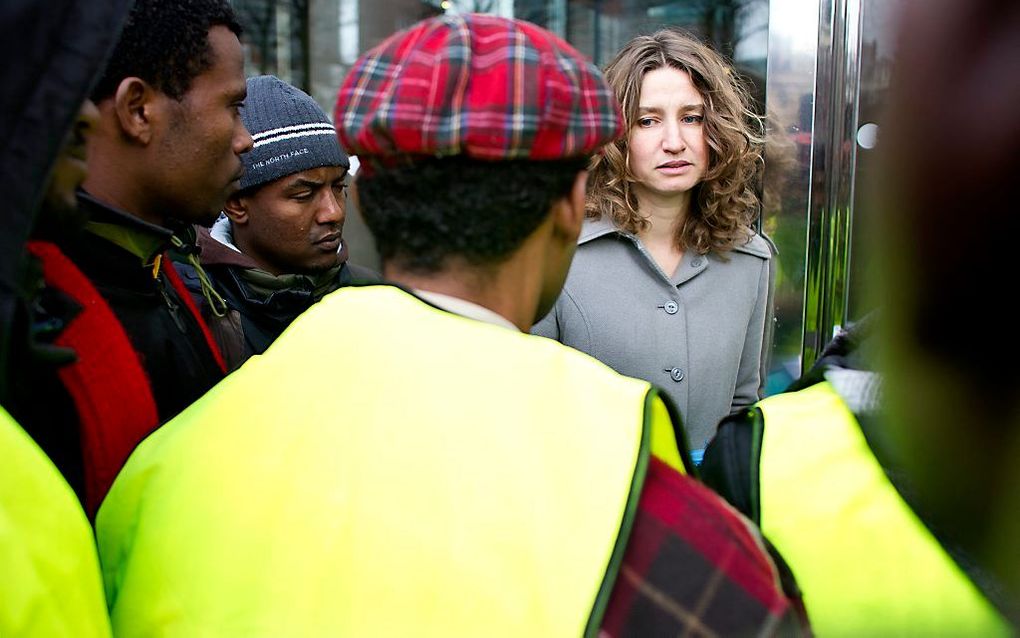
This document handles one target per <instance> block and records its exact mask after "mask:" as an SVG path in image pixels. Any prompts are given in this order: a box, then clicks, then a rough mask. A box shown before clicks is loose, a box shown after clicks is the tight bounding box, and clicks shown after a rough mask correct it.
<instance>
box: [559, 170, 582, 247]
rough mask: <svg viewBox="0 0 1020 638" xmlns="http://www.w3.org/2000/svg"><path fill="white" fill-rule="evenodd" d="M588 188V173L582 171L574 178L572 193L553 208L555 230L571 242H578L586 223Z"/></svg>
mask: <svg viewBox="0 0 1020 638" xmlns="http://www.w3.org/2000/svg"><path fill="white" fill-rule="evenodd" d="M587 188H588V171H580V172H578V174H577V176H576V177H574V184H573V186H571V187H570V192H569V193H567V194H566V195H565V196H564V197H562V198H560V200H559V201H558V202H557V203H556V204H555V205H554V206H553V215H554V218H553V219H554V222H555V223H554V226H553V227H554V229H555V231H556V232H557V234H560V235H562V236H564V237H566V239H567V240H568V241H569V242H570V243H575V242H577V237H578V235H580V234H581V224H582V223H583V222H584V202H585V193H586V192H587Z"/></svg>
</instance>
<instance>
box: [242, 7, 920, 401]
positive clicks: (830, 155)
mask: <svg viewBox="0 0 1020 638" xmlns="http://www.w3.org/2000/svg"><path fill="white" fill-rule="evenodd" d="M906 1H907V0H681V1H672V2H670V1H665V2H663V1H658V0H233V2H232V4H233V5H234V8H235V10H236V11H237V13H238V15H239V16H240V17H241V20H242V23H243V24H244V27H245V30H246V34H245V36H244V44H245V51H246V56H247V63H248V71H249V73H250V74H251V75H257V74H262V73H271V74H274V75H277V76H279V77H280V78H282V79H284V80H286V81H288V82H291V83H292V84H295V85H297V86H300V87H302V88H304V89H305V90H306V91H307V92H308V93H309V94H311V95H312V96H313V97H314V98H315V99H316V100H317V101H318V102H319V103H320V104H321V105H322V107H323V108H324V109H325V110H326V112H327V113H330V114H332V111H333V106H334V100H335V96H336V90H337V88H338V87H339V86H340V83H341V82H342V80H343V78H344V76H345V74H346V72H347V70H348V69H349V68H350V65H351V64H353V62H354V61H355V60H356V59H357V57H358V56H359V55H360V54H361V53H362V52H364V51H366V50H367V49H370V48H372V47H373V46H375V45H376V44H378V43H380V42H381V41H382V40H383V39H384V38H385V37H386V36H388V35H390V34H391V33H393V32H394V31H397V30H399V29H403V28H406V27H408V26H410V25H411V24H413V23H415V22H417V21H418V20H421V19H423V18H427V17H431V16H435V15H440V14H442V13H445V12H462V13H466V12H481V13H491V14H497V15H502V16H506V17H514V18H520V19H524V20H528V21H530V22H534V23H535V24H538V25H540V26H543V27H545V28H546V29H549V30H550V31H553V32H554V33H556V34H558V35H560V36H561V37H563V38H564V39H565V40H567V41H568V42H570V43H571V44H572V45H574V46H575V47H576V48H577V49H579V50H580V51H581V52H582V53H584V54H586V55H588V56H589V57H590V58H591V59H592V60H593V61H594V62H595V63H596V64H598V65H599V66H602V65H604V64H605V63H607V62H608V61H609V60H610V59H611V57H612V56H613V54H614V53H615V52H616V51H617V50H618V49H619V48H620V47H622V46H623V44H624V43H626V42H627V40H629V39H630V38H631V37H633V36H634V35H637V34H639V33H649V32H651V31H654V30H656V29H658V28H660V27H662V26H667V25H670V26H680V27H683V28H686V29H688V30H689V31H692V32H694V33H696V34H698V35H699V36H701V37H702V38H703V39H705V40H706V41H708V42H711V43H712V44H713V45H714V46H715V47H716V48H717V49H718V50H719V51H722V52H723V53H724V54H726V55H727V56H728V57H730V58H731V59H732V60H733V62H734V65H735V66H736V68H737V69H738V71H739V72H740V73H741V74H743V75H744V76H745V78H746V79H747V80H748V82H749V85H750V87H751V88H752V94H753V96H754V98H755V101H756V106H757V109H758V112H759V114H761V115H762V116H764V117H765V118H766V122H767V125H768V135H767V144H766V159H765V171H764V182H763V184H762V185H761V189H762V194H763V201H764V210H763V211H762V215H761V218H760V221H759V224H760V226H761V228H762V230H764V232H765V233H766V234H767V235H768V236H769V237H771V238H772V240H773V241H774V242H775V244H776V246H777V248H778V251H779V258H778V264H779V268H778V274H777V277H776V295H775V322H774V325H773V338H772V349H771V352H770V365H769V370H770V372H769V377H768V382H767V387H766V391H767V393H768V394H772V393H775V392H779V391H781V390H783V389H784V388H785V387H786V385H787V384H788V383H789V382H790V381H792V380H793V379H795V378H797V377H798V376H799V375H800V372H801V370H802V369H803V368H805V367H807V366H810V365H811V363H812V362H813V361H814V360H815V358H816V357H817V355H818V353H819V352H820V350H821V349H822V347H823V346H824V345H825V344H826V343H827V342H828V340H829V339H830V338H831V337H832V336H833V335H834V334H835V332H836V331H838V330H839V329H840V327H842V326H844V325H846V324H847V323H848V322H851V321H853V320H855V319H857V318H860V317H861V316H863V315H864V314H865V313H866V312H867V310H868V308H867V298H866V296H865V295H864V294H862V291H861V286H860V284H861V282H862V281H863V279H864V272H865V271H866V270H867V268H868V264H869V260H868V259H867V256H866V255H865V254H864V252H863V251H864V247H863V242H861V241H860V240H861V231H860V229H861V228H863V227H865V226H866V225H867V221H866V220H867V216H868V211H869V208H871V207H870V206H869V205H868V199H869V196H868V191H867V188H866V185H867V184H869V183H871V182H872V174H873V172H874V171H875V170H877V167H876V166H875V162H874V159H873V153H872V151H873V149H874V148H875V147H876V145H877V144H879V143H880V140H881V137H882V136H881V126H882V108H883V105H884V104H885V99H886V95H887V91H888V88H889V81H890V75H891V68H892V63H893V60H894V59H895V56H896V51H895V50H894V46H893V34H894V32H895V29H896V19H897V16H898V15H899V13H900V11H901V9H902V5H903V4H904V3H905V2H906ZM344 236H345V238H346V240H347V242H348V247H349V250H350V252H351V258H352V260H353V261H354V262H355V263H359V264H363V265H366V266H370V267H373V268H378V258H377V256H376V253H375V249H374V246H373V244H372V238H371V236H370V235H369V234H368V232H367V230H366V229H365V227H364V225H363V224H362V222H361V219H360V216H359V215H358V213H357V211H356V210H354V208H353V206H350V207H349V209H348V220H347V223H346V225H345V228H344Z"/></svg>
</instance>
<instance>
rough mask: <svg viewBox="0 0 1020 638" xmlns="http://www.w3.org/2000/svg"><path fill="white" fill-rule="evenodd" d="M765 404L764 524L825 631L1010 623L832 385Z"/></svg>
mask: <svg viewBox="0 0 1020 638" xmlns="http://www.w3.org/2000/svg"><path fill="white" fill-rule="evenodd" d="M759 407H760V408H761V410H762V413H763V415H764V417H765V428H764V435H763V440H762V450H761V470H760V474H761V476H760V481H761V488H760V489H761V528H762V531H763V532H764V533H765V535H766V536H767V537H768V538H769V539H770V540H771V541H772V542H773V543H774V544H775V545H776V547H777V548H778V549H779V551H780V553H782V555H783V556H784V557H785V558H786V560H787V562H788V563H789V565H790V567H791V568H792V569H793V572H794V575H795V576H796V578H797V581H798V583H799V584H800V587H801V589H802V590H803V592H804V602H805V604H806V606H807V611H808V616H809V618H810V619H811V624H812V627H813V628H814V630H815V632H816V633H817V635H818V636H821V637H822V638H825V637H826V636H1000V635H1010V631H1009V629H1008V628H1007V626H1006V624H1005V623H1004V621H1003V619H1002V618H1001V617H1000V616H999V614H998V613H997V612H996V610H995V609H994V607H993V606H992V605H991V604H990V603H989V602H988V601H987V599H986V598H985V597H984V596H983V595H982V594H981V593H980V591H979V590H978V589H977V588H976V587H975V586H974V584H973V583H972V582H971V581H970V579H969V578H968V577H967V576H966V574H964V573H963V572H962V571H961V570H960V568H959V567H958V566H957V565H956V563H955V562H954V561H953V560H952V558H951V557H950V556H949V555H948V554H947V553H946V551H945V550H944V549H943V548H942V546H941V545H940V544H939V542H938V541H937V540H936V539H935V538H934V537H933V536H932V535H931V533H930V532H929V531H928V529H927V528H926V527H925V526H924V524H923V523H922V522H921V521H920V520H919V519H918V518H917V515H916V514H915V513H914V512H913V511H912V510H911V509H910V507H909V506H908V505H907V504H906V503H905V502H904V501H903V499H902V498H901V497H900V495H899V493H898V492H897V491H896V489H895V487H894V486H893V485H892V484H891V483H890V482H889V480H888V478H887V477H886V475H885V473H884V472H883V470H882V468H881V466H880V465H879V463H878V460H877V459H876V458H875V456H874V454H872V452H871V450H870V448H869V447H868V444H867V441H866V440H865V438H864V435H863V434H862V433H861V430H860V426H858V424H857V422H856V419H855V418H854V416H853V414H852V413H851V412H850V411H849V409H848V408H847V407H846V404H845V403H844V402H843V400H842V399H841V398H840V397H839V395H838V394H837V393H836V392H835V390H833V388H832V386H830V385H829V384H828V383H821V384H818V385H814V386H811V387H810V388H807V389H805V390H801V391H800V392H795V393H790V394H784V395H778V396H774V397H770V398H768V399H766V400H764V401H762V402H761V403H760V404H759Z"/></svg>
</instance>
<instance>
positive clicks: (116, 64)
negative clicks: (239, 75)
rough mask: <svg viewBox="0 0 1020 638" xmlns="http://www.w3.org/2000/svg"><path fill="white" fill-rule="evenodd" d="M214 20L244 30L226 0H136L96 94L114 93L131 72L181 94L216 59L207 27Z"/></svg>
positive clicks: (96, 96) (98, 96)
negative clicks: (168, 0)
mask: <svg viewBox="0 0 1020 638" xmlns="http://www.w3.org/2000/svg"><path fill="white" fill-rule="evenodd" d="M216 26H223V27H226V28H228V29H230V30H231V31H232V32H233V33H234V34H235V35H240V33H241V25H240V24H239V23H238V21H237V18H236V17H235V16H234V11H233V9H231V7H230V3H229V2H228V1H227V0H175V1H174V2H166V1H165V0H136V1H135V3H134V7H133V8H132V10H131V14H130V16H129V17H128V21H127V23H126V24H125V25H124V31H123V33H122V34H121V37H120V41H118V42H117V46H116V48H115V49H114V51H113V54H112V55H111V56H110V60H109V62H108V63H107V66H106V72H105V73H104V74H103V76H102V78H100V80H99V82H98V83H97V84H96V87H95V89H94V90H93V92H92V99H93V100H94V101H95V102H96V103H97V104H98V103H99V102H100V101H102V100H104V99H106V98H108V97H110V96H112V95H113V94H114V93H115V92H116V91H117V87H118V85H119V84H120V82H121V81H122V80H123V79H124V78H128V77H138V78H141V79H142V80H145V81H146V82H147V83H149V84H150V85H152V86H154V87H156V88H157V89H159V90H160V91H162V92H163V93H165V94H166V95H168V96H170V97H172V98H174V99H177V100H179V99H181V97H183V96H184V94H185V93H186V92H187V90H188V88H189V87H190V85H191V81H192V80H193V79H194V78H195V77H196V76H198V75H199V74H201V73H202V72H203V71H205V70H206V69H208V68H209V67H210V66H211V65H212V63H213V61H212V59H211V55H212V51H211V48H210V44H209V30H210V29H211V28H213V27H216Z"/></svg>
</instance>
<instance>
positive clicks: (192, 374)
mask: <svg viewBox="0 0 1020 638" xmlns="http://www.w3.org/2000/svg"><path fill="white" fill-rule="evenodd" d="M78 203H79V206H81V207H83V208H84V210H86V211H87V212H88V214H89V218H90V222H89V223H90V227H92V225H94V224H96V223H100V224H109V225H111V226H116V227H119V228H121V229H124V230H125V231H127V232H130V233H132V234H135V235H139V236H145V237H148V238H151V239H153V240H154V241H155V242H156V244H155V246H154V249H153V250H152V253H151V254H150V255H148V256H147V257H144V258H140V257H138V256H136V255H134V254H132V253H131V252H128V251H127V250H125V249H124V248H122V247H121V246H119V245H117V244H116V243H114V242H113V241H110V240H109V239H107V238H105V237H101V236H99V235H97V234H96V233H94V232H85V233H82V234H81V236H80V237H79V238H78V240H77V241H75V242H68V243H66V244H64V245H63V246H62V248H63V249H64V252H65V253H66V254H67V256H68V257H70V258H71V259H72V260H73V261H74V262H75V263H76V264H77V265H78V267H79V268H80V269H81V270H82V272H83V273H85V275H86V276H87V277H88V278H89V279H90V280H91V281H92V283H93V284H94V285H95V286H96V288H98V289H99V291H100V293H102V295H103V297H104V298H105V299H106V301H107V303H109V304H110V307H111V308H112V309H113V311H114V314H116V316H117V319H118V320H119V321H120V323H121V325H123V326H124V330H125V331H126V332H127V333H128V336H129V337H130V338H131V343H132V345H134V347H135V350H136V351H137V352H138V353H139V355H140V356H141V358H142V364H143V366H144V367H145V371H146V373H147V374H148V375H149V380H150V381H151V383H152V393H153V396H154V397H155V399H156V405H157V407H158V409H159V420H160V423H163V422H165V421H167V420H169V419H171V418H173V417H174V416H176V415H177V413H179V412H180V411H181V410H183V409H184V408H186V407H188V406H189V405H191V404H192V403H193V402H194V401H195V400H196V399H198V398H199V397H200V396H202V395H203V394H205V392H206V391H207V390H208V389H209V388H211V387H212V386H213V385H215V384H216V382H218V381H219V380H220V379H222V378H223V375H224V373H225V370H224V368H223V365H222V358H221V355H220V353H219V351H218V350H217V349H216V347H215V344H214V343H213V342H212V339H211V337H210V335H209V330H208V326H206V325H205V324H204V322H203V321H202V320H201V318H200V317H199V316H198V313H197V309H196V308H195V306H194V304H193V303H192V301H191V299H190V298H189V297H188V295H187V292H186V290H185V289H184V288H183V286H180V285H176V286H175V285H174V281H173V280H174V279H175V278H177V274H176V273H175V272H174V271H173V268H172V267H171V264H170V263H169V260H166V259H165V254H164V253H165V252H166V250H167V249H169V248H170V245H171V237H172V236H173V233H172V231H170V230H168V229H166V228H162V227H159V226H154V225H152V224H149V223H146V222H143V221H141V220H140V219H138V218H137V217H134V216H132V215H129V214H127V213H125V212H122V211H119V210H116V209H114V208H112V207H110V206H107V205H106V204H104V203H102V202H100V201H99V200H96V199H94V198H92V197H90V196H89V195H88V194H87V193H80V195H79V198H78ZM157 255H159V256H160V261H161V262H165V263H161V264H160V265H159V267H158V268H157V267H156V266H155V264H154V261H155V259H156V257H157ZM154 273H157V274H156V276H154ZM178 281H179V279H178Z"/></svg>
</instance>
